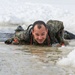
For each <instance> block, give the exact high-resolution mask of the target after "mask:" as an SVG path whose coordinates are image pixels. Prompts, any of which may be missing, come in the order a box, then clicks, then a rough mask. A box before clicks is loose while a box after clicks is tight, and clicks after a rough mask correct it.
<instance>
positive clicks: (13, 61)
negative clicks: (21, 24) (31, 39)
mask: <svg viewBox="0 0 75 75" xmlns="http://www.w3.org/2000/svg"><path fill="white" fill-rule="evenodd" d="M72 42H73V43H72ZM72 42H70V45H69V46H67V47H59V48H56V47H39V46H29V45H6V44H4V43H0V75H75V70H74V68H73V67H70V66H60V65H57V64H56V62H57V61H58V59H60V58H62V57H66V55H67V54H68V53H69V52H71V51H72V50H73V49H74V47H75V46H74V43H75V42H74V41H72Z"/></svg>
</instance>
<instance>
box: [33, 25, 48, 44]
mask: <svg viewBox="0 0 75 75" xmlns="http://www.w3.org/2000/svg"><path fill="white" fill-rule="evenodd" d="M47 33H48V29H47V28H46V27H45V26H44V25H41V28H38V26H37V25H35V27H34V29H33V30H32V35H33V37H34V39H35V40H36V41H37V42H38V43H39V44H42V43H43V42H44V41H45V39H46V37H47Z"/></svg>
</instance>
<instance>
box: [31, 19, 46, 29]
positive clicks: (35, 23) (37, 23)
mask: <svg viewBox="0 0 75 75" xmlns="http://www.w3.org/2000/svg"><path fill="white" fill-rule="evenodd" d="M36 25H37V26H38V28H39V29H40V28H41V25H44V26H45V27H46V28H47V26H46V24H45V22H44V21H40V20H39V21H35V22H34V23H33V27H32V29H34V27H35V26H36Z"/></svg>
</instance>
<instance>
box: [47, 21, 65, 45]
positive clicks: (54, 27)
mask: <svg viewBox="0 0 75 75" xmlns="http://www.w3.org/2000/svg"><path fill="white" fill-rule="evenodd" d="M47 26H48V30H49V36H50V38H51V40H52V43H60V44H62V43H64V34H63V31H64V26H63V22H62V21H58V20H49V21H48V22H47Z"/></svg>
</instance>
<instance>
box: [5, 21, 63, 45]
mask: <svg viewBox="0 0 75 75" xmlns="http://www.w3.org/2000/svg"><path fill="white" fill-rule="evenodd" d="M49 22H50V21H49ZM49 22H47V24H48V26H47V25H46V24H45V23H44V22H43V21H36V22H34V23H33V25H30V26H29V27H28V28H27V30H24V31H23V32H22V33H19V34H18V35H16V37H14V39H15V40H16V41H14V40H13V41H14V43H13V41H12V42H11V44H31V45H32V44H35V45H48V46H52V44H53V43H59V44H58V45H56V46H61V45H62V44H64V41H63V37H62V36H63V31H62V30H63V29H64V27H63V23H62V22H60V21H54V25H55V27H54V28H56V27H57V28H56V30H55V31H54V29H52V28H53V27H50V25H51V24H50V25H49ZM51 22H53V21H51ZM56 24H58V26H56ZM30 27H31V28H30ZM49 28H50V29H51V30H49ZM52 31H53V32H52ZM58 35H59V37H60V38H59V37H58ZM8 41H9V40H6V41H5V43H7V44H8ZM22 42H23V43H22Z"/></svg>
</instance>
